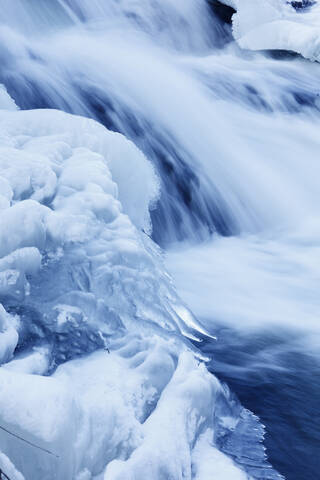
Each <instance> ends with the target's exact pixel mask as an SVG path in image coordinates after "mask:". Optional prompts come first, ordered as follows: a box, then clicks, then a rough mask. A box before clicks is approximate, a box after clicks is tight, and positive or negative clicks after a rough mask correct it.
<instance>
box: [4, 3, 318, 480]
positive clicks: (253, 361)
mask: <svg viewBox="0 0 320 480" xmlns="http://www.w3.org/2000/svg"><path fill="white" fill-rule="evenodd" d="M0 7H1V8H0V61H1V65H2V68H1V71H0V83H4V84H5V85H6V87H7V89H8V91H9V93H10V94H11V95H12V97H13V98H14V99H15V101H16V102H17V104H18V105H19V106H20V108H22V109H29V108H43V107H45V108H58V109H61V110H65V111H68V112H72V113H76V114H80V115H84V116H89V117H92V118H95V119H97V120H98V121H100V122H101V123H103V124H104V125H105V126H107V127H108V128H109V129H112V130H116V131H120V132H122V133H124V134H125V135H126V136H127V137H129V138H130V139H132V140H133V141H134V142H135V143H136V144H137V145H138V147H139V148H140V149H141V150H143V151H144V152H145V153H146V155H147V156H148V157H149V158H150V159H151V160H152V161H153V162H154V164H155V165H156V167H157V171H158V173H159V176H160V178H161V187H162V188H161V189H162V193H161V198H160V200H159V202H158V204H157V206H156V208H155V210H154V211H153V212H152V221H153V238H154V239H155V240H156V241H157V242H158V243H159V244H160V245H161V246H164V247H166V248H168V247H171V248H173V250H172V253H170V255H169V257H168V266H169V269H170V270H171V271H172V273H173V276H174V279H175V281H176V283H177V286H178V290H179V293H180V294H181V296H182V297H183V298H184V299H185V300H186V301H187V302H188V303H189V305H190V306H191V308H192V309H193V310H194V312H195V314H196V315H197V316H198V317H199V319H200V321H202V323H203V325H204V327H205V328H206V329H207V330H208V331H210V332H211V333H213V334H214V333H218V341H217V342H216V343H212V342H210V343H209V344H208V343H204V344H203V350H204V351H205V352H206V353H210V354H211V353H213V355H214V361H213V363H212V370H213V371H215V372H218V373H219V375H220V376H221V378H223V379H225V380H227V381H228V382H229V383H230V385H231V386H232V387H233V388H234V390H235V391H236V392H237V393H238V395H239V397H240V398H241V400H242V401H243V403H244V404H245V405H246V406H248V407H249V408H251V409H252V410H253V411H254V412H255V413H258V414H259V415H260V416H261V418H262V420H263V422H264V423H266V425H267V427H268V436H267V446H268V451H269V453H270V455H271V460H272V461H273V462H274V464H275V466H277V467H278V468H279V470H280V471H281V473H283V474H285V475H286V476H287V478H288V479H289V480H301V479H302V478H303V480H309V479H311V478H312V479H314V478H315V475H316V474H315V472H316V470H317V468H320V466H319V461H318V456H317V443H319V442H320V434H319V426H318V425H317V424H316V422H315V421H314V418H315V415H316V412H315V410H316V404H317V403H318V393H319V390H318V388H317V386H316V385H317V378H316V375H317V371H319V370H318V366H319V362H318V360H319V357H318V353H317V352H318V351H319V346H320V341H319V335H320V323H319V307H320V301H319V295H318V285H319V280H320V278H319V277H320V273H319V271H320V269H319V266H320V251H319V239H320V232H319V227H318V225H319V208H320V189H319V176H320V162H319V154H318V152H319V147H320V137H319V124H320V113H319V111H320V88H319V73H320V65H319V64H316V63H310V62H308V61H306V60H303V59H301V58H299V57H297V56H294V55H291V54H288V55H287V54H284V53H283V52H280V53H279V54H278V55H274V54H271V53H270V52H269V53H268V52H261V53H249V52H245V51H241V50H239V48H238V47H237V46H236V45H235V44H234V43H233V42H232V35H231V30H230V26H229V25H227V24H225V23H223V22H222V20H221V19H220V18H217V17H216V16H214V14H213V12H212V9H210V7H209V5H208V4H207V2H206V1H205V0H184V1H183V0H176V1H173V0H162V1H161V0H155V1H151V0H140V1H138V0H122V1H116V0H52V1H47V0H16V1H15V2H12V0H0ZM182 241H184V242H189V247H188V248H186V247H185V244H184V243H181V242H182ZM190 244H191V246H190ZM306 397H307V398H308V402H304V400H305V398H306ZM304 406H305V407H304ZM304 468H305V469H304Z"/></svg>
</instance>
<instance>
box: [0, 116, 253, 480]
mask: <svg viewBox="0 0 320 480" xmlns="http://www.w3.org/2000/svg"><path fill="white" fill-rule="evenodd" d="M0 131H1V135H2V138H3V141H2V142H1V148H0V182H1V185H2V186H3V189H2V190H1V192H2V197H3V201H2V208H1V210H0V295H1V297H0V298H1V302H2V304H1V305H0V329H1V332H2V334H1V336H0V338H1V340H0V342H1V343H0V361H1V364H2V367H1V368H0V426H1V427H2V429H1V428H0V443H1V449H2V451H3V455H2V454H1V455H0V461H1V462H4V463H3V468H4V470H5V472H6V473H8V474H9V472H11V473H12V472H13V473H12V478H13V479H14V478H16V479H17V480H21V479H22V477H21V475H20V474H19V473H18V472H16V471H15V470H13V469H14V467H13V466H12V464H11V463H9V462H13V463H14V464H15V466H16V467H17V468H18V469H19V471H21V472H22V474H23V475H24V476H25V478H41V480H51V479H52V478H56V479H61V480H62V479H63V480H65V479H78V480H79V479H80V480H81V479H82V480H83V479H91V478H93V477H94V476H100V477H101V478H105V479H110V480H111V479H121V480H124V479H126V478H128V479H129V478H130V479H141V478H142V477H143V476H148V477H149V478H154V479H156V478H159V479H160V478H170V477H172V478H176V479H182V478H187V479H191V478H194V473H193V471H194V469H195V468H196V467H195V465H196V464H197V461H198V460H197V459H198V458H200V457H199V456H201V455H202V450H203V449H204V450H205V452H204V453H203V455H205V456H206V458H208V461H211V462H213V463H214V462H215V460H214V459H215V458H216V457H217V455H218V453H217V445H216V444H215V436H216V434H217V432H216V430H215V429H216V424H215V421H216V420H214V419H215V418H216V417H215V416H214V415H213V412H214V411H215V409H216V408H218V406H219V405H220V402H221V398H222V397H223V398H225V400H224V401H223V402H224V403H225V402H227V401H228V400H227V396H226V392H225V390H224V388H223V387H222V385H221V384H220V383H219V381H218V380H217V379H216V378H215V377H214V376H213V375H211V374H209V372H208V371H207V369H206V367H205V364H204V363H203V361H201V360H199V358H200V355H199V352H198V351H197V350H196V349H195V348H194V347H193V346H192V345H191V344H190V343H189V342H188V341H187V340H186V337H188V336H189V337H190V338H193V339H196V337H197V331H200V326H199V325H198V324H197V321H196V319H194V318H193V316H192V314H191V312H189V311H188V310H187V308H186V307H185V306H184V305H183V304H182V302H181V301H180V299H179V298H178V297H177V295H176V293H175V290H174V288H173V285H172V282H171V280H170V277H169V276H168V275H167V273H166V271H165V269H164V266H163V259H162V255H161V252H160V251H159V249H158V247H156V246H155V245H154V244H153V242H152V241H151V240H150V238H149V237H148V236H147V235H146V234H145V232H146V231H150V218H149V209H150V208H152V206H153V204H154V202H156V200H157V198H158V195H159V191H158V179H157V176H156V174H155V172H154V170H153V168H152V167H151V166H150V164H149V162H148V161H147V159H146V158H145V157H144V156H143V155H142V154H141V153H140V152H139V151H138V150H137V149H136V147H134V145H133V144H132V143H131V142H129V141H127V140H126V139H125V138H124V137H123V136H121V135H118V134H115V133H110V132H108V131H107V130H106V129H105V128H104V127H102V126H101V125H99V124H97V123H96V122H94V121H91V120H87V119H85V118H81V117H75V116H72V115H69V114H65V113H62V112H58V111H53V110H50V111H49V110H48V111H47V110H37V111H14V112H13V111H4V110H3V111H2V112H1V113H0ZM181 332H184V334H185V335H186V337H183V336H182V335H181ZM203 333H204V332H203ZM224 403H222V404H223V405H224ZM219 408H220V409H221V406H220V407H219ZM219 411H220V410H219ZM238 413H239V407H237V408H236V409H235V410H234V412H233V413H232V414H231V417H232V418H233V424H234V423H237V422H238ZM231 423H232V422H231ZM205 430H206V431H210V432H211V439H209V438H208V439H207V441H206V443H205V446H204V447H202V442H201V441H199V438H200V436H201V435H202V433H203V432H204V431H205ZM9 432H10V433H9ZM4 455H5V456H4ZM221 455H222V457H221V458H220V457H219V458H220V460H219V462H221V461H224V462H225V464H226V468H227V469H229V470H230V472H231V473H232V476H231V477H230V478H234V479H238V478H239V479H240V478H243V475H244V474H243V473H242V471H241V470H239V468H238V467H236V466H235V464H234V463H233V462H232V460H230V459H229V458H225V457H224V454H221ZM7 457H8V458H10V461H9V460H8V458H7ZM210 458H211V460H210ZM221 459H222V460H221ZM217 468H218V467H217ZM197 472H198V473H197V475H198V477H197V478H201V480H202V479H204V478H209V477H208V475H209V474H208V475H207V473H203V470H202V469H201V468H200V467H199V466H198V467H197ZM199 475H201V477H199ZM206 476H207V477H206Z"/></svg>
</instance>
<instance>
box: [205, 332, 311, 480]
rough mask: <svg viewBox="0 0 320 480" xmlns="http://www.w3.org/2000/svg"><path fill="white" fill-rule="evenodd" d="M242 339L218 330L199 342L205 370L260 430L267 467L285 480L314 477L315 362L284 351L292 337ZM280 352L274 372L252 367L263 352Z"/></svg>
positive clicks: (305, 355) (268, 335) (265, 367)
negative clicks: (207, 364)
mask: <svg viewBox="0 0 320 480" xmlns="http://www.w3.org/2000/svg"><path fill="white" fill-rule="evenodd" d="M284 334H285V335H281V336H278V335H277V334H276V333H275V334H271V333H266V332H264V333H262V334H257V335H252V336H251V335H247V334H245V335H242V334H239V333H238V332H236V331H235V330H232V329H228V328H220V329H219V328H218V329H217V336H218V340H217V341H216V342H212V341H207V342H204V345H203V348H202V351H203V352H204V353H206V354H209V355H213V357H214V359H213V360H212V361H211V362H210V370H211V371H212V372H214V373H215V374H217V376H218V377H219V378H220V379H221V380H222V381H224V382H226V383H227V384H228V385H229V386H230V388H231V389H232V390H233V392H235V393H236V395H237V396H238V398H239V400H240V401H241V402H242V404H243V405H244V406H245V407H247V408H248V409H250V410H251V411H253V412H254V413H255V414H257V415H258V416H259V417H260V419H261V422H262V423H263V424H264V425H265V427H266V436H265V442H264V443H265V446H266V448H267V455H268V458H269V461H270V463H271V464H272V465H273V466H274V468H276V469H277V470H278V471H279V472H280V473H281V474H282V475H284V476H285V478H286V479H287V480H316V479H318V478H320V415H319V407H320V389H319V384H320V361H319V358H315V357H314V356H313V355H312V354H311V353H310V354H309V353H308V351H306V352H304V353H303V352H301V351H299V352H297V351H295V352H290V351H288V349H287V343H288V342H289V341H292V340H294V338H293V336H294V335H293V334H292V333H290V332H284ZM270 348H272V349H273V350H274V349H275V348H277V349H278V351H279V352H280V353H279V355H278V359H277V367H278V368H275V367H274V365H268V362H266V363H265V364H264V365H261V364H259V365H256V366H255V362H254V359H255V358H256V357H258V356H261V353H262V352H263V351H268V349H270Z"/></svg>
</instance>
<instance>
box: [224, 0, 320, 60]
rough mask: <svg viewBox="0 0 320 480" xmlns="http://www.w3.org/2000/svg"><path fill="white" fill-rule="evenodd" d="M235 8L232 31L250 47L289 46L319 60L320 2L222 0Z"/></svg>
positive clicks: (258, 48)
mask: <svg viewBox="0 0 320 480" xmlns="http://www.w3.org/2000/svg"><path fill="white" fill-rule="evenodd" d="M222 3H225V4H226V5H229V6H232V7H233V8H235V10H236V13H235V14H234V15H233V35H234V38H235V40H236V41H237V43H238V44H239V45H240V47H242V48H245V49H249V50H288V51H293V52H296V53H299V54H301V55H302V56H304V57H305V58H308V59H310V60H316V61H320V33H319V32H320V4H319V3H318V2H317V1H316V2H290V1H285V0H222Z"/></svg>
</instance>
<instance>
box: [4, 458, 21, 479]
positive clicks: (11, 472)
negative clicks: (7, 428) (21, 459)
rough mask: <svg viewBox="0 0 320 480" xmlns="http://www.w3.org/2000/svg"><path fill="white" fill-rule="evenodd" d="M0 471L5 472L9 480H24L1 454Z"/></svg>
mask: <svg viewBox="0 0 320 480" xmlns="http://www.w3.org/2000/svg"><path fill="white" fill-rule="evenodd" d="M0 469H1V470H2V471H3V472H7V475H8V476H9V478H10V479H11V480H24V477H23V475H21V473H20V472H18V470H16V468H15V467H14V465H13V464H12V463H11V462H10V460H9V458H8V457H7V456H6V455H4V453H2V452H0Z"/></svg>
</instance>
